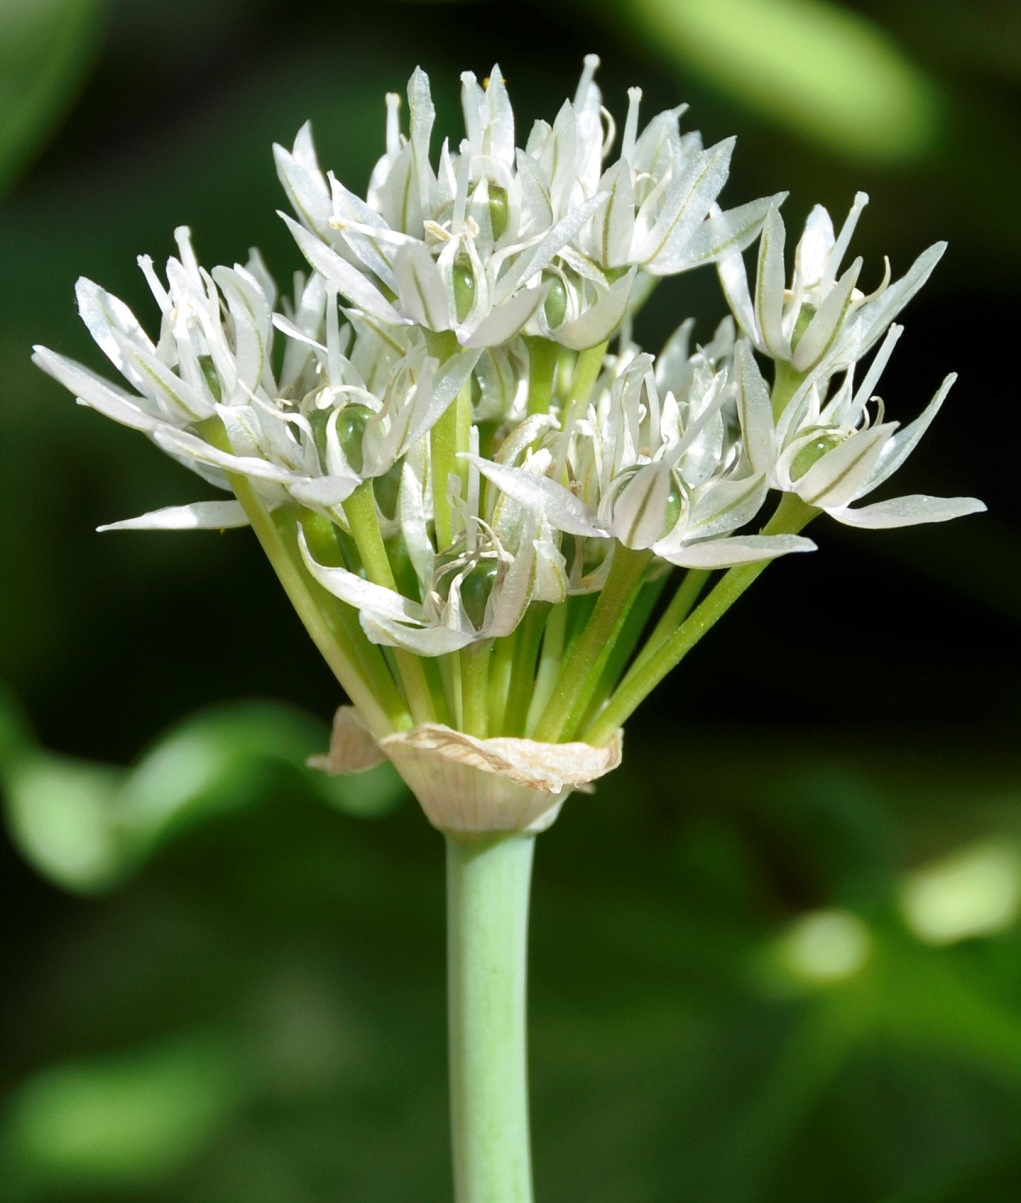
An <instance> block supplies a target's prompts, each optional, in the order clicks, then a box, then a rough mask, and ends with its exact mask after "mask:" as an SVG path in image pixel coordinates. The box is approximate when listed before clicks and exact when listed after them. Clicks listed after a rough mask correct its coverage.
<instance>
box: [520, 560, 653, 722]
mask: <svg viewBox="0 0 1021 1203" xmlns="http://www.w3.org/2000/svg"><path fill="white" fill-rule="evenodd" d="M651 558H652V553H651V552H649V551H635V550H633V549H632V548H630V547H625V546H624V544H623V543H617V544H615V545H614V548H613V563H612V564H611V565H610V573H609V576H608V577H607V578H606V584H605V585H604V586H603V588H602V591H601V592H600V594H599V600H598V601H597V602H596V606H595V609H594V610H593V611H592V616H591V617H590V618H589V621H588V624H587V625H586V627H585V631H584V634H583V635H582V636H581V638H580V639H579V640H578V642H577V644H576V645H575V646H574V648H573V650H572V652H571V655H570V656H569V657H568V660H567V664H566V666H565V667H564V670H563V671H562V672H561V674H560V677H559V679H558V680H557V683H556V686H555V688H554V690H553V696H552V697H551V698H550V700H549V703H548V705H547V706H546V709H545V711H544V712H543V714H542V717H541V718H540V719H539V722H538V723H537V724H536V728H535V732H534V734H533V736H532V738H533V739H536V740H538V741H539V742H540V743H558V742H559V741H560V740H561V739H570V738H571V736H572V734H573V732H574V728H575V727H576V726H577V724H578V723H579V722H580V721H581V719H582V716H583V715H584V714H585V711H586V710H587V708H588V705H589V702H590V700H591V698H592V693H593V690H594V689H595V688H596V687H597V686H598V684H599V677H600V675H601V673H602V670H603V666H604V665H605V664H606V661H607V659H608V658H609V655H610V653H611V651H612V650H613V645H614V644H615V643H616V641H617V636H618V635H619V634H620V632H621V629H622V628H623V626H624V621H625V619H626V618H627V614H628V611H629V610H630V608H631V606H632V604H633V603H634V600H635V596H636V594H637V591H638V583H639V581H640V580H641V579H642V573H643V572H644V571H645V566H646V565H647V564H648V562H649V560H650V559H651Z"/></svg>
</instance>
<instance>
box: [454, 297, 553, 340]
mask: <svg viewBox="0 0 1021 1203" xmlns="http://www.w3.org/2000/svg"><path fill="white" fill-rule="evenodd" d="M548 292H549V285H546V284H543V285H540V286H539V287H538V288H523V289H521V290H520V291H519V292H516V293H514V294H513V296H511V297H510V299H509V300H506V301H504V302H503V303H502V304H500V305H496V306H495V307H494V308H493V309H491V310H490V311H489V313H488V314H486V316H485V317H484V318H483V319H482V321H481V322H479V324H478V325H477V326H476V327H475V329H474V330H473V331H472V333H471V334H470V335H469V337H468V338H467V340H466V341H465V346H468V347H495V346H499V345H500V344H501V343H505V342H509V341H510V339H512V338H513V337H514V335H515V334H517V332H518V331H519V330H520V329H521V328H522V326H524V325H525V323H526V322H527V321H529V320H530V319H531V317H532V316H533V314H534V313H535V312H536V311H537V310H538V308H539V306H540V305H542V303H543V302H544V301H545V300H546V295H547V293H548Z"/></svg>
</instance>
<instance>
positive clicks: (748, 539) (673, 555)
mask: <svg viewBox="0 0 1021 1203" xmlns="http://www.w3.org/2000/svg"><path fill="white" fill-rule="evenodd" d="M652 550H653V551H654V552H655V553H656V555H658V556H660V558H661V559H664V560H669V561H670V563H671V564H678V565H680V567H681V568H706V569H713V568H734V567H736V566H737V565H739V564H754V563H756V562H757V561H759V560H773V559H776V557H777V556H785V555H788V554H789V553H790V552H795V551H815V544H814V543H813V542H812V540H811V539H805V538H803V537H802V536H801V535H735V536H733V537H732V538H729V539H711V540H709V542H707V543H689V544H688V545H687V546H685V547H679V548H677V549H676V551H671V552H669V553H665V552H662V551H660V550H659V546H658V545H657V546H656V547H654V548H653V549H652Z"/></svg>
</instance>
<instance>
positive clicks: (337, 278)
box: [280, 213, 411, 326]
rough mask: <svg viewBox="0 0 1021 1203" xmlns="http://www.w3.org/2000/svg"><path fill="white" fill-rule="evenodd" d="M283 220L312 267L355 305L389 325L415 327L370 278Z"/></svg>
mask: <svg viewBox="0 0 1021 1203" xmlns="http://www.w3.org/2000/svg"><path fill="white" fill-rule="evenodd" d="M280 216H281V217H282V218H283V219H284V221H285V222H286V223H287V228H288V229H289V230H290V231H291V234H292V235H293V236H294V240H295V242H297V244H298V247H299V248H300V250H301V252H302V254H303V255H304V256H305V258H306V259H307V260H308V261H309V263H310V264H311V265H312V266H313V267H314V268H315V270H316V271H317V272H319V273H320V274H321V275H323V276H324V277H325V278H326V280H327V281H328V283H330V284H332V285H333V287H334V288H336V289H337V291H338V292H340V293H342V294H343V295H344V296H345V297H347V299H348V300H349V301H350V302H351V303H352V304H353V305H355V306H357V308H359V309H362V310H364V311H365V312H366V313H368V314H370V315H371V316H372V317H375V318H378V319H379V320H380V321H382V322H386V323H387V324H388V325H405V326H407V325H410V324H411V323H410V322H409V320H408V319H407V318H406V317H404V316H403V315H402V314H400V313H398V312H397V310H396V309H395V308H394V307H393V305H391V304H390V302H389V301H388V300H387V299H386V297H384V296H383V294H382V293H381V292H380V291H379V289H378V288H377V287H376V286H375V285H374V284H373V283H372V282H371V281H370V280H369V279H368V278H367V277H366V276H364V275H362V273H361V272H360V271H359V270H358V269H357V268H356V267H353V266H352V265H351V264H350V263H348V262H347V260H346V259H344V258H342V257H341V256H340V255H338V254H337V252H336V251H335V250H333V248H332V247H328V246H327V245H326V244H325V243H323V242H320V241H319V239H318V238H317V237H316V236H315V235H314V234H310V233H309V232H308V230H306V229H305V228H304V227H303V226H300V225H298V223H297V222H296V221H294V220H293V218H291V217H288V216H287V214H286V213H281V214H280Z"/></svg>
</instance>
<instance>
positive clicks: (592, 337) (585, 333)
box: [551, 267, 637, 351]
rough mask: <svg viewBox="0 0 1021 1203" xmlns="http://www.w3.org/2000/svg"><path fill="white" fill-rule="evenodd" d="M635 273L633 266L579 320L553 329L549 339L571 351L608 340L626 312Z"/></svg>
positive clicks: (583, 349) (581, 349) (584, 348)
mask: <svg viewBox="0 0 1021 1203" xmlns="http://www.w3.org/2000/svg"><path fill="white" fill-rule="evenodd" d="M636 271H637V268H634V267H633V268H632V269H631V270H630V271H629V272H628V273H627V275H626V276H621V278H620V279H619V280H617V281H616V282H615V283H614V284H611V285H610V288H609V289H608V290H607V292H606V293H605V294H604V295H603V296H601V297H600V298H599V300H598V301H597V302H596V303H595V304H594V305H592V306H591V307H590V308H589V309H587V310H586V311H585V312H584V313H583V314H582V315H581V317H579V318H575V320H574V321H573V322H565V323H564V325H562V326H560V327H558V328H557V329H556V330H554V331H553V334H552V336H551V337H552V338H553V340H554V341H555V342H558V343H560V345H561V346H564V347H570V348H571V350H572V351H586V350H588V348H589V347H597V346H599V344H600V343H602V342H606V340H607V339H608V338H611V337H612V336H613V334H614V333H615V332H616V331H617V329H618V328H619V327H620V324H621V322H622V321H623V320H624V315H625V314H626V313H627V307H628V304H629V303H630V301H631V288H632V285H633V284H634V282H635V273H636Z"/></svg>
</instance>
